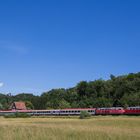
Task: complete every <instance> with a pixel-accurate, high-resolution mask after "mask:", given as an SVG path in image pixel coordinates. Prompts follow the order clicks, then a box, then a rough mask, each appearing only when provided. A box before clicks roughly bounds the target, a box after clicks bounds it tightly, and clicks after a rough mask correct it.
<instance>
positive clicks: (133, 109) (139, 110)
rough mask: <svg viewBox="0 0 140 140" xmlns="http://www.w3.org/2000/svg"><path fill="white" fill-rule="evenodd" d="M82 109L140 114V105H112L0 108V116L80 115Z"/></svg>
mask: <svg viewBox="0 0 140 140" xmlns="http://www.w3.org/2000/svg"><path fill="white" fill-rule="evenodd" d="M82 111H87V112H88V113H89V114H91V115H140V106H137V107H128V108H126V109H125V108H123V107H110V108H71V109H55V110H54V109H52V110H15V109H13V110H6V111H3V110H0V116H4V115H11V114H14V113H17V112H18V113H26V114H29V115H31V116H74V115H75V116H79V115H80V113H81V112H82Z"/></svg>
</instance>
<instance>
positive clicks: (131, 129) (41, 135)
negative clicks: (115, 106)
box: [0, 116, 140, 140]
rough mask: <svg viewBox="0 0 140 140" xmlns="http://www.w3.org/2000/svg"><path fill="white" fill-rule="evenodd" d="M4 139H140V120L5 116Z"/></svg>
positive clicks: (0, 135)
mask: <svg viewBox="0 0 140 140" xmlns="http://www.w3.org/2000/svg"><path fill="white" fill-rule="evenodd" d="M0 140H140V117H128V116H119V117H113V116H98V117H92V118H91V119H85V120H80V119H78V118H25V119H21V118H20V119H17V118H15V119H11V118H7V119H6V118H3V117H1V118H0Z"/></svg>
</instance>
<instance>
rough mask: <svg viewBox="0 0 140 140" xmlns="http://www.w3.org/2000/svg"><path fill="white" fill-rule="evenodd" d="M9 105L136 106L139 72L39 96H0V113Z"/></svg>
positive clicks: (139, 102) (41, 107)
mask: <svg viewBox="0 0 140 140" xmlns="http://www.w3.org/2000/svg"><path fill="white" fill-rule="evenodd" d="M13 101H24V102H26V105H27V108H28V109H50V108H51V109H59V108H62V109H63V108H91V107H112V106H114V107H116V106H123V107H128V106H140V72H139V73H136V74H134V73H131V74H128V75H124V76H118V77H116V76H114V75H111V76H110V79H109V80H106V81H105V80H102V79H99V80H95V81H89V82H87V81H81V82H79V83H78V84H77V85H76V86H75V87H73V88H69V89H63V88H60V89H52V90H50V91H48V92H44V93H43V94H42V95H41V96H35V95H33V94H26V93H22V94H18V95H16V96H11V94H7V95H4V94H0V109H4V110H6V109H8V108H9V106H10V105H11V103H12V102H13Z"/></svg>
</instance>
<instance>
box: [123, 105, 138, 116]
mask: <svg viewBox="0 0 140 140" xmlns="http://www.w3.org/2000/svg"><path fill="white" fill-rule="evenodd" d="M124 114H125V115H140V106H138V107H128V108H127V109H125V112H124Z"/></svg>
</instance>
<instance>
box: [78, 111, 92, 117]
mask: <svg viewBox="0 0 140 140" xmlns="http://www.w3.org/2000/svg"><path fill="white" fill-rule="evenodd" d="M90 117H91V114H89V113H88V112H87V111H81V113H80V119H86V118H90Z"/></svg>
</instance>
